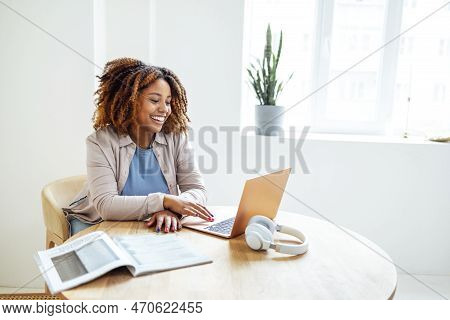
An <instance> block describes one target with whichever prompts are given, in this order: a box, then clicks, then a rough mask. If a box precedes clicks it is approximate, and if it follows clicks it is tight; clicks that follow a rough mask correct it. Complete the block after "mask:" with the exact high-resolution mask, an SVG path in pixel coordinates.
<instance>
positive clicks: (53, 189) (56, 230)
mask: <svg viewBox="0 0 450 320" xmlns="http://www.w3.org/2000/svg"><path fill="white" fill-rule="evenodd" d="M85 181H86V176H85V175H79V176H73V177H68V178H64V179H60V180H56V181H53V182H51V183H49V184H47V185H46V186H45V187H44V188H43V189H42V193H41V198H42V213H43V215H44V223H45V227H46V229H47V231H46V246H45V247H46V248H47V249H50V248H53V247H54V246H58V245H60V244H62V243H63V242H64V241H66V240H67V239H68V238H69V224H68V222H67V220H66V218H65V216H64V213H63V211H62V209H61V208H63V207H65V206H68V205H69V202H70V201H71V200H72V199H73V197H75V195H76V194H77V193H78V192H79V191H80V190H81V188H82V187H83V184H84V182H85Z"/></svg>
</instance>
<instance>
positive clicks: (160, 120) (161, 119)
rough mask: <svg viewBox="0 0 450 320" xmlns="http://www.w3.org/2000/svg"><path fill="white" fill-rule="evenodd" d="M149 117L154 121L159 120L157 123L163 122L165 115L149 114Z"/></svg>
mask: <svg viewBox="0 0 450 320" xmlns="http://www.w3.org/2000/svg"><path fill="white" fill-rule="evenodd" d="M150 118H152V119H153V120H155V121H156V122H159V123H163V122H164V119H165V117H162V116H150Z"/></svg>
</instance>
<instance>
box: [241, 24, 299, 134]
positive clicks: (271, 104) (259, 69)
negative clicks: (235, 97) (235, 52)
mask: <svg viewBox="0 0 450 320" xmlns="http://www.w3.org/2000/svg"><path fill="white" fill-rule="evenodd" d="M282 44H283V31H281V32H280V41H279V44H278V50H277V53H276V54H275V53H274V52H273V51H272V31H271V30H270V24H269V25H268V26H267V31H266V45H265V47H264V56H263V61H262V63H261V60H260V59H256V62H257V66H255V65H254V64H253V63H250V68H247V72H248V76H249V82H250V84H251V86H252V87H253V89H254V91H255V94H256V97H257V99H258V101H259V103H260V104H259V105H256V106H255V126H256V131H257V133H258V134H261V135H274V134H276V132H277V127H281V126H282V125H283V118H284V115H283V112H284V107H282V106H277V104H276V101H277V98H278V95H279V94H280V93H281V91H282V90H283V88H284V85H285V84H286V83H287V82H288V81H289V80H290V79H291V78H292V75H293V73H292V74H291V75H290V76H289V78H288V80H287V81H286V83H285V84H283V81H279V80H277V67H278V63H279V62H280V55H281V47H282Z"/></svg>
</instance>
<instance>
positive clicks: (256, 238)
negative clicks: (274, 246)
mask: <svg viewBox="0 0 450 320" xmlns="http://www.w3.org/2000/svg"><path fill="white" fill-rule="evenodd" d="M245 242H247V245H248V246H249V247H250V248H252V249H253V250H256V251H258V250H261V248H262V246H263V241H262V238H261V236H260V235H259V234H258V233H257V232H255V231H250V232H245Z"/></svg>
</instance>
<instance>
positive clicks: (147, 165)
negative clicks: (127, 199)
mask: <svg viewBox="0 0 450 320" xmlns="http://www.w3.org/2000/svg"><path fill="white" fill-rule="evenodd" d="M154 192H162V193H169V188H168V187H167V182H166V179H165V178H164V176H163V174H162V172H161V167H160V166H159V163H158V159H156V156H155V153H154V152H153V148H150V149H142V148H140V147H138V146H137V147H136V151H135V153H134V156H133V159H132V160H131V164H130V170H129V173H128V178H127V182H126V183H125V186H124V188H123V190H122V192H121V194H120V195H122V196H147V195H148V194H149V193H154Z"/></svg>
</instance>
